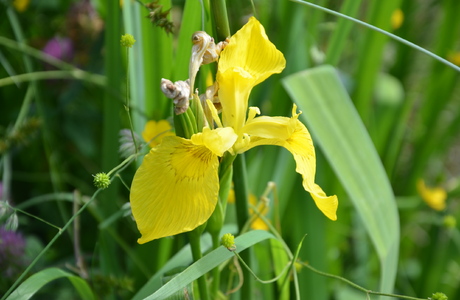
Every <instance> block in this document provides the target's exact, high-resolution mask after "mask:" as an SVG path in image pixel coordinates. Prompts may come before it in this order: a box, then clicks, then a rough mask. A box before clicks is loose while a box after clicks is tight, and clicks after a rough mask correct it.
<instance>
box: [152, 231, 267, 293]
mask: <svg viewBox="0 0 460 300" xmlns="http://www.w3.org/2000/svg"><path fill="white" fill-rule="evenodd" d="M270 238H275V237H274V236H273V235H272V234H271V233H269V232H268V231H264V230H255V231H250V232H247V233H245V234H243V235H241V236H239V237H237V238H236V239H235V245H236V252H238V253H239V252H241V251H243V250H245V249H247V248H248V247H251V246H252V245H254V244H257V243H258V242H261V241H263V240H266V239H270ZM233 255H234V254H233V253H232V252H230V251H229V250H227V249H226V248H224V247H222V246H221V247H219V248H217V249H214V250H213V251H211V252H210V253H208V254H207V255H205V256H203V258H201V259H200V260H198V261H196V262H195V263H194V264H192V265H191V266H190V267H188V268H187V269H185V270H184V271H183V272H182V273H180V274H179V275H177V276H176V277H174V278H173V279H171V280H170V281H168V282H167V283H166V284H165V285H163V286H162V287H161V288H160V289H159V290H158V291H156V292H155V293H154V294H153V295H151V296H149V297H147V298H145V299H146V300H147V299H149V300H152V299H157V300H159V299H166V298H167V297H169V296H171V295H173V294H174V293H175V292H176V291H178V290H180V289H182V288H183V287H185V286H186V285H187V284H189V283H190V282H192V281H194V280H196V279H198V278H199V277H201V276H203V274H206V273H207V272H209V271H210V270H212V269H213V268H215V267H217V266H218V265H220V264H221V263H223V262H225V261H226V260H227V259H230V258H232V257H233Z"/></svg>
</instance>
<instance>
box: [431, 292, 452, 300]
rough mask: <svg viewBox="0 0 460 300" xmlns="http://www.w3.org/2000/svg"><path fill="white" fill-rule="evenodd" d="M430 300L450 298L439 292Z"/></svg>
mask: <svg viewBox="0 0 460 300" xmlns="http://www.w3.org/2000/svg"><path fill="white" fill-rule="evenodd" d="M428 299H430V300H447V299H448V298H447V296H446V294H444V293H440V292H437V293H434V294H433V296H431V297H430V298H428Z"/></svg>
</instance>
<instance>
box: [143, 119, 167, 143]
mask: <svg viewBox="0 0 460 300" xmlns="http://www.w3.org/2000/svg"><path fill="white" fill-rule="evenodd" d="M171 130H172V127H171V124H170V123H169V122H168V121H166V120H160V121H158V122H157V121H153V120H152V121H148V122H147V123H146V124H145V127H144V131H143V132H142V138H143V139H144V141H145V142H146V143H149V146H150V147H151V148H153V147H155V146H156V145H158V144H159V143H161V140H162V139H163V138H164V137H165V136H172V135H174V132H172V131H171Z"/></svg>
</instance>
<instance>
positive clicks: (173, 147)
mask: <svg viewBox="0 0 460 300" xmlns="http://www.w3.org/2000/svg"><path fill="white" fill-rule="evenodd" d="M218 167H219V161H218V158H217V156H216V155H214V154H213V153H212V152H211V151H210V150H208V149H207V148H206V147H204V146H197V145H194V144H193V143H192V142H191V141H190V140H186V139H183V138H179V137H175V136H174V137H166V138H164V139H163V141H162V143H161V144H160V145H158V146H157V147H156V148H153V149H152V150H151V151H150V153H149V154H147V155H146V156H145V158H144V161H143V162H142V165H141V166H140V167H139V169H138V170H137V172H136V174H135V175H134V179H133V183H132V185H131V195H130V201H131V209H132V212H133V216H134V219H135V220H136V223H137V227H138V229H139V231H140V232H141V234H142V237H141V238H140V239H139V240H138V243H140V244H143V243H146V242H148V241H151V240H154V239H158V238H161V237H165V236H171V235H175V234H179V233H181V232H186V231H191V230H193V229H195V228H196V227H198V226H199V225H201V224H203V223H204V222H206V220H207V219H209V217H210V216H211V214H212V212H213V211H214V208H215V206H216V203H217V198H218V192H219V177H218Z"/></svg>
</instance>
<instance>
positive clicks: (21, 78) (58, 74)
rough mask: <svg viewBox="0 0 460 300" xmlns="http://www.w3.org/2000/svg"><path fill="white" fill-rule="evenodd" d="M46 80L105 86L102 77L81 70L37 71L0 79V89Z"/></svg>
mask: <svg viewBox="0 0 460 300" xmlns="http://www.w3.org/2000/svg"><path fill="white" fill-rule="evenodd" d="M47 79H77V80H83V81H87V82H91V83H94V84H97V85H101V86H102V85H104V84H105V77H104V76H102V75H97V74H91V73H88V72H85V71H81V70H77V69H76V70H70V71H39V72H29V73H24V74H20V75H14V76H9V77H6V78H2V79H0V87H3V86H7V85H11V84H18V83H21V82H29V81H37V80H47Z"/></svg>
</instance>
